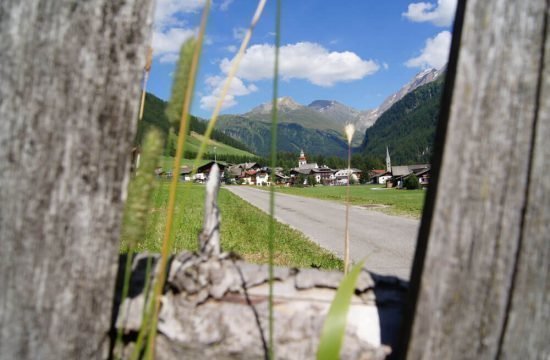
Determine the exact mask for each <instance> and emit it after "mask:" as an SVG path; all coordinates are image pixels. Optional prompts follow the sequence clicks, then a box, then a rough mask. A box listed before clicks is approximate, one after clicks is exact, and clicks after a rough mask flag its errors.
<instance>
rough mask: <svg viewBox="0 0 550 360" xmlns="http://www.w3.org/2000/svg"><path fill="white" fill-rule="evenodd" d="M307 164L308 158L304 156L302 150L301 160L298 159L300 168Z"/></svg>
mask: <svg viewBox="0 0 550 360" xmlns="http://www.w3.org/2000/svg"><path fill="white" fill-rule="evenodd" d="M306 164H307V160H306V156H305V155H304V150H300V158H299V159H298V167H302V166H304V165H306Z"/></svg>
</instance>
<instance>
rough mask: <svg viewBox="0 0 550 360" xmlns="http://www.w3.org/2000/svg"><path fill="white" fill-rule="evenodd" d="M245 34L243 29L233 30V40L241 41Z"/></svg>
mask: <svg viewBox="0 0 550 360" xmlns="http://www.w3.org/2000/svg"><path fill="white" fill-rule="evenodd" d="M245 34H246V29H245V28H243V27H237V28H233V38H234V39H235V40H242V39H243V38H244V35H245Z"/></svg>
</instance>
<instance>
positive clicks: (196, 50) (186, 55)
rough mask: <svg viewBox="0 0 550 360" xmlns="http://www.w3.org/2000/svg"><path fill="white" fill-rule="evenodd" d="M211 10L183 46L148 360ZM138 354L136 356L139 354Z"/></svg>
mask: <svg viewBox="0 0 550 360" xmlns="http://www.w3.org/2000/svg"><path fill="white" fill-rule="evenodd" d="M209 11H210V0H207V1H206V3H205V5H204V10H203V14H202V18H201V25H200V29H199V35H198V39H197V40H196V42H195V41H194V40H191V41H192V43H186V44H184V45H183V49H182V53H181V55H182V57H181V58H180V63H179V64H178V68H179V69H178V76H179V73H180V72H181V73H183V74H185V73H186V74H188V75H187V76H185V75H182V76H181V80H180V81H181V84H175V85H174V90H179V88H180V87H181V88H182V89H185V91H184V93H183V94H182V95H183V106H182V110H181V116H180V128H179V134H178V145H177V148H176V156H175V158H174V165H173V171H175V172H176V174H175V175H174V176H173V177H172V181H171V183H170V193H169V198H168V207H167V210H166V226H165V229H164V237H163V241H162V250H161V257H160V261H159V265H158V266H159V268H158V269H159V270H158V273H157V276H156V278H155V282H154V284H153V286H154V290H153V296H152V299H151V302H150V305H149V311H148V314H147V315H148V316H147V318H149V319H150V321H144V322H143V323H144V324H146V325H147V326H144V327H143V328H142V331H145V332H147V327H148V328H149V331H148V341H147V347H146V349H145V357H146V358H147V359H153V358H154V356H155V339H156V336H155V335H156V329H157V322H158V313H159V309H160V295H161V293H162V289H163V287H164V281H165V279H166V266H167V264H168V257H169V256H170V253H171V248H172V225H173V217H174V208H175V202H176V191H177V185H178V179H179V173H178V171H179V169H180V163H181V158H182V155H183V150H184V145H185V140H186V135H187V128H188V126H189V124H188V123H189V110H190V108H191V103H192V100H193V92H194V88H195V80H196V76H197V72H198V64H199V58H200V53H201V50H202V44H203V40H204V33H205V30H206V23H207V20H208V14H209ZM191 49H192V51H191ZM173 101H176V99H175V98H174V100H173ZM180 101H181V98H180ZM173 106H174V105H173ZM140 332H141V331H140ZM136 351H137V352H138V353H139V351H141V349H138V348H137V349H136ZM136 351H135V352H134V353H136Z"/></svg>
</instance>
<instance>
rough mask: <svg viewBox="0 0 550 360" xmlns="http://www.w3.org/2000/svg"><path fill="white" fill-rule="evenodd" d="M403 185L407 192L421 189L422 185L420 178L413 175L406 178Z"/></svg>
mask: <svg viewBox="0 0 550 360" xmlns="http://www.w3.org/2000/svg"><path fill="white" fill-rule="evenodd" d="M403 185H404V186H405V188H406V189H407V190H415V189H418V188H419V187H420V184H419V183H418V177H416V175H414V174H411V175H410V176H409V177H408V178H406V179H405V182H404V183H403Z"/></svg>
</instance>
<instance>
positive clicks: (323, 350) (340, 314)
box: [317, 261, 364, 360]
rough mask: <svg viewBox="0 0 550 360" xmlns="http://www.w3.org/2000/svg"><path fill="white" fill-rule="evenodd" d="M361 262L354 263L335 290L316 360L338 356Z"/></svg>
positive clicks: (329, 359)
mask: <svg viewBox="0 0 550 360" xmlns="http://www.w3.org/2000/svg"><path fill="white" fill-rule="evenodd" d="M363 264H364V261H361V262H360V263H359V264H357V265H355V267H354V268H353V269H352V270H351V272H350V273H349V274H347V275H346V276H345V277H344V279H343V280H342V282H341V283H340V286H339V287H338V290H337V291H336V295H335V297H334V300H333V301H332V304H331V305H330V309H329V311H328V314H327V317H326V319H325V324H324V326H323V331H322V333H321V339H320V342H319V348H318V349H317V360H335V359H339V358H340V349H341V348H342V343H343V342H344V334H345V332H346V323H347V316H348V311H349V307H350V304H351V298H352V296H353V294H354V292H355V283H356V282H357V278H358V277H359V274H360V273H361V269H362V268H363Z"/></svg>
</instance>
